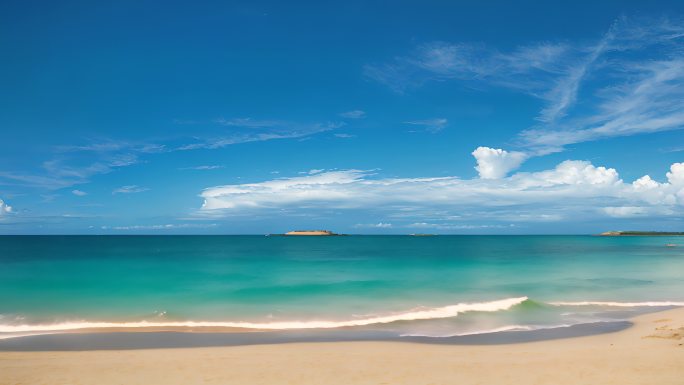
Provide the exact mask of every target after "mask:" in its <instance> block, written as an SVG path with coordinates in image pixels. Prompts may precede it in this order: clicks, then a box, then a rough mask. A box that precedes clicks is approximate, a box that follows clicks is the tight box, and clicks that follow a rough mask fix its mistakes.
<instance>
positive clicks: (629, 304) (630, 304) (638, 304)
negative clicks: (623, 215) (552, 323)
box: [549, 301, 684, 307]
mask: <svg viewBox="0 0 684 385" xmlns="http://www.w3.org/2000/svg"><path fill="white" fill-rule="evenodd" d="M549 305H553V306H613V307H654V306H684V302H676V301H649V302H608V301H606V302H604V301H580V302H549Z"/></svg>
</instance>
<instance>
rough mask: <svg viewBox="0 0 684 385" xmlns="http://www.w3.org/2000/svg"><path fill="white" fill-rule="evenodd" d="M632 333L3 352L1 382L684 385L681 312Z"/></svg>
mask: <svg viewBox="0 0 684 385" xmlns="http://www.w3.org/2000/svg"><path fill="white" fill-rule="evenodd" d="M634 323H635V325H634V326H633V327H631V328H628V329H626V330H623V331H620V332H616V333H610V334H602V335H595V336H588V337H578V338H569V339H558V340H550V341H542V342H531V343H520V344H508V345H488V346H458V345H456V346H454V345H427V344H416V343H401V342H335V343H297V344H280V345H255V346H238V347H218V348H185V349H147V350H126V351H84V352H0V384H2V385H6V384H13V385H17V384H103V385H108V384H131V385H132V384H145V385H154V384H160V385H161V384H164V385H173V384H179V385H180V384H183V385H188V384H317V385H318V384H333V385H335V384H340V385H342V384H345V385H348V384H412V385H414V384H503V385H505V384H554V385H562V384H621V385H629V384H659V385H666V384H672V385H675V384H676V385H681V384H683V383H684V338H683V336H684V309H683V308H679V309H673V310H668V311H664V312H660V313H652V314H647V315H643V316H640V317H638V318H636V319H635V320H634Z"/></svg>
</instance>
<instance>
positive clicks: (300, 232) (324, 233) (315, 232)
mask: <svg viewBox="0 0 684 385" xmlns="http://www.w3.org/2000/svg"><path fill="white" fill-rule="evenodd" d="M283 235H288V236H289V235H293V236H324V237H325V236H334V235H340V234H336V233H333V232H332V231H330V230H294V231H288V232H287V233H285V234H283Z"/></svg>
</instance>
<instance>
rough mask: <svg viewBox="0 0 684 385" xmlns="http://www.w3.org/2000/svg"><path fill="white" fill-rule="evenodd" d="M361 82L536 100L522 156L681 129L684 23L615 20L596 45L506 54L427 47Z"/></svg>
mask: <svg viewBox="0 0 684 385" xmlns="http://www.w3.org/2000/svg"><path fill="white" fill-rule="evenodd" d="M365 74H366V76H368V77H370V78H372V79H374V80H376V81H378V82H381V83H384V84H386V85H388V86H389V87H390V88H392V89H393V90H395V91H398V92H405V91H406V90H407V89H410V88H412V87H417V86H420V85H422V84H424V83H426V82H429V81H445V80H455V81H458V82H459V83H461V84H462V85H463V86H465V87H476V88H482V86H483V85H486V86H494V87H503V88H508V89H512V90H514V91H519V92H522V93H524V94H527V95H530V96H532V97H534V98H536V99H539V100H541V101H542V102H543V105H542V107H541V108H540V110H539V112H538V114H537V116H536V118H535V119H534V120H536V123H535V122H531V124H530V125H531V127H529V128H528V129H526V130H524V131H522V132H521V133H520V135H519V137H518V139H519V141H520V143H519V144H520V145H521V146H522V147H524V148H525V149H526V151H525V152H527V153H528V154H529V155H544V154H548V153H551V152H557V151H562V150H563V149H564V147H565V146H567V145H570V144H574V143H581V142H587V141H594V140H600V139H605V138H612V137H620V136H629V135H636V134H642V133H653V132H661V131H668V130H679V129H682V128H684V104H683V103H681V102H680V101H681V100H682V99H684V22H683V21H682V20H675V21H673V20H671V19H667V18H660V19H650V20H649V19H638V20H637V19H629V18H620V19H618V20H616V21H615V22H614V23H613V24H612V25H611V26H610V27H609V28H607V32H606V33H605V34H603V35H602V36H599V37H597V38H596V39H595V41H594V42H591V41H586V40H585V41H583V42H581V43H575V44H572V43H567V42H562V43H553V42H551V43H549V42H545V43H537V44H529V45H526V46H522V47H518V48H516V49H513V50H510V51H508V52H502V51H499V50H497V49H494V48H490V47H486V46H484V45H476V44H467V43H458V42H457V43H447V42H432V43H427V44H422V45H420V46H418V47H417V49H416V50H415V51H414V52H413V53H412V54H410V55H407V56H404V57H398V58H395V59H394V60H392V61H390V62H388V63H386V64H381V65H369V66H366V68H365ZM596 79H601V80H600V81H597V80H596ZM578 106H581V107H582V108H576V107H578Z"/></svg>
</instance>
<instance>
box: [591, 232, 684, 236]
mask: <svg viewBox="0 0 684 385" xmlns="http://www.w3.org/2000/svg"><path fill="white" fill-rule="evenodd" d="M599 236H602V237H630V236H632V237H633V236H651V237H658V236H684V232H675V231H606V232H604V233H601V234H599Z"/></svg>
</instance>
